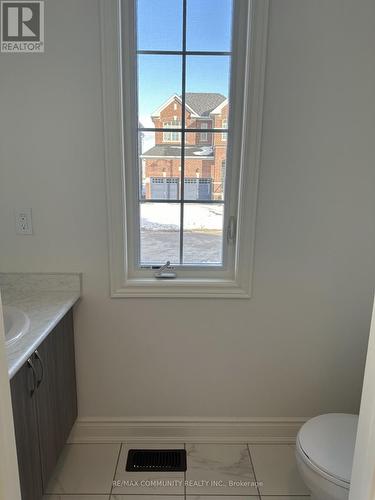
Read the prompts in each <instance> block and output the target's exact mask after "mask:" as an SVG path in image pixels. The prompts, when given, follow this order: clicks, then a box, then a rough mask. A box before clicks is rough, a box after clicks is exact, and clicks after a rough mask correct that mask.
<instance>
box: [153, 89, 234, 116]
mask: <svg viewBox="0 0 375 500" xmlns="http://www.w3.org/2000/svg"><path fill="white" fill-rule="evenodd" d="M175 99H177V100H178V101H179V102H180V103H181V96H178V95H177V94H174V95H172V96H171V97H170V98H169V99H168V100H167V101H165V102H164V103H163V104H162V105H161V106H159V107H158V109H156V110H155V111H154V112H153V113H152V115H151V116H153V117H157V116H160V112H161V111H162V110H163V109H164V108H165V107H166V106H168V105H169V104H170V103H171V102H173V101H174V100H175ZM225 101H227V98H226V97H225V96H224V95H223V94H218V93H214V92H187V93H186V94H185V105H186V108H187V109H188V110H189V111H190V112H191V113H192V115H194V116H196V117H199V116H209V115H210V113H211V111H214V110H215V109H216V108H217V107H218V106H220V104H223V103H224V102H225Z"/></svg>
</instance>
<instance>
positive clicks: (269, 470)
mask: <svg viewBox="0 0 375 500" xmlns="http://www.w3.org/2000/svg"><path fill="white" fill-rule="evenodd" d="M130 448H148V449H150V448H185V449H186V451H187V458H188V464H187V471H186V473H180V472H175V473H168V474H167V473H142V472H137V473H134V472H133V473H129V472H126V471H125V465H126V459H127V452H128V450H129V449H130ZM152 480H159V483H158V484H157V486H155V483H154V485H152V484H151V485H150V481H152ZM160 481H161V482H160ZM166 482H167V484H166ZM241 497H242V498H250V499H251V498H253V499H254V500H256V499H258V500H259V499H261V500H308V499H309V492H308V491H307V489H306V487H305V486H304V484H303V483H302V481H301V479H300V477H299V475H298V471H297V468H296V461H295V458H294V447H293V446H292V445H287V444H285V445H284V444H274V445H271V444H265V445H260V444H256V445H253V444H202V443H200V444H186V445H184V444H183V443H181V444H176V445H171V444H170V443H169V444H146V443H142V444H139V443H138V444H137V443H123V444H70V445H66V447H65V449H64V452H63V454H62V456H61V458H60V461H59V463H58V465H57V467H56V470H55V472H54V475H53V477H52V479H51V481H50V483H49V485H48V487H47V495H45V496H44V500H157V499H161V498H166V499H167V500H185V499H186V500H236V499H237V500H240V498H241Z"/></svg>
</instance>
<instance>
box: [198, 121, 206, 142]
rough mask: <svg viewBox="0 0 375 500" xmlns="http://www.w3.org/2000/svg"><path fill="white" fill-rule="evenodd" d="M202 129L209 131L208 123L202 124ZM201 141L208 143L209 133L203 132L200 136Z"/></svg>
mask: <svg viewBox="0 0 375 500" xmlns="http://www.w3.org/2000/svg"><path fill="white" fill-rule="evenodd" d="M200 128H201V129H202V128H203V129H207V128H208V124H207V123H201V126H200ZM199 139H200V141H201V142H207V141H208V133H207V132H201V133H200V134H199Z"/></svg>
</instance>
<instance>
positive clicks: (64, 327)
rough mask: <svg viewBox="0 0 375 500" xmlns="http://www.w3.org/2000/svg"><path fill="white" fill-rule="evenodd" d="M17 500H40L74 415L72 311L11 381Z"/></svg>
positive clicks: (75, 413)
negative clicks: (19, 495) (17, 480)
mask: <svg viewBox="0 0 375 500" xmlns="http://www.w3.org/2000/svg"><path fill="white" fill-rule="evenodd" d="M11 393H12V404H13V417H14V425H15V433H16V445H17V455H18V465H19V471H20V483H21V493H22V500H41V498H42V493H43V491H45V487H46V485H47V483H48V481H49V479H50V477H51V474H52V471H53V469H54V467H55V465H56V462H57V460H58V457H59V455H60V453H61V451H62V449H63V447H64V444H65V443H66V440H67V438H68V436H69V433H70V431H71V428H72V426H73V424H74V422H75V420H76V418H77V393H76V378H75V357H74V333H73V318H72V311H69V312H68V313H67V314H66V316H64V318H63V319H62V320H61V321H60V322H59V323H58V325H56V327H55V328H54V329H53V330H52V331H51V333H50V334H49V335H48V336H47V337H46V339H45V340H44V341H43V342H42V344H41V345H40V346H39V347H38V349H37V350H36V351H35V352H34V354H33V355H32V356H31V357H30V359H29V360H28V362H27V363H25V365H24V366H23V367H22V368H21V369H20V370H19V371H18V372H17V373H16V375H15V376H14V377H13V378H12V380H11Z"/></svg>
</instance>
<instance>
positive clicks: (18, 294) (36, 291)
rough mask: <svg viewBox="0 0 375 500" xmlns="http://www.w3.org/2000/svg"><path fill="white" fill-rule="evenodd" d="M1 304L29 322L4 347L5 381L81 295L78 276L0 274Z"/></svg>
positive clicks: (70, 274)
mask: <svg viewBox="0 0 375 500" xmlns="http://www.w3.org/2000/svg"><path fill="white" fill-rule="evenodd" d="M0 290H1V297H2V302H3V305H10V306H14V307H17V308H18V309H21V310H22V311H23V312H25V313H26V314H27V315H28V316H29V319H30V327H29V330H28V331H27V333H25V335H24V336H23V337H21V338H20V339H19V340H18V341H17V342H15V343H14V344H11V345H10V346H8V347H7V348H6V352H7V357H8V374H9V378H12V377H13V375H15V373H16V372H17V371H18V370H19V368H21V366H22V365H23V364H24V363H25V361H27V359H28V358H29V357H30V355H31V354H32V353H33V352H34V351H35V349H37V347H38V346H39V345H40V344H41V343H42V342H43V340H44V339H45V338H46V337H47V335H48V334H49V333H50V332H51V330H52V329H53V328H54V327H55V326H56V325H57V323H58V322H59V321H60V320H61V318H62V317H63V316H64V315H65V314H66V313H67V312H68V311H69V309H71V308H72V307H73V305H74V304H75V303H76V302H77V301H78V299H79V298H80V296H81V276H80V274H73V273H69V274H68V273H66V274H62V273H59V274H52V273H48V274H47V273H45V274H44V273H38V274H37V273H0Z"/></svg>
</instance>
